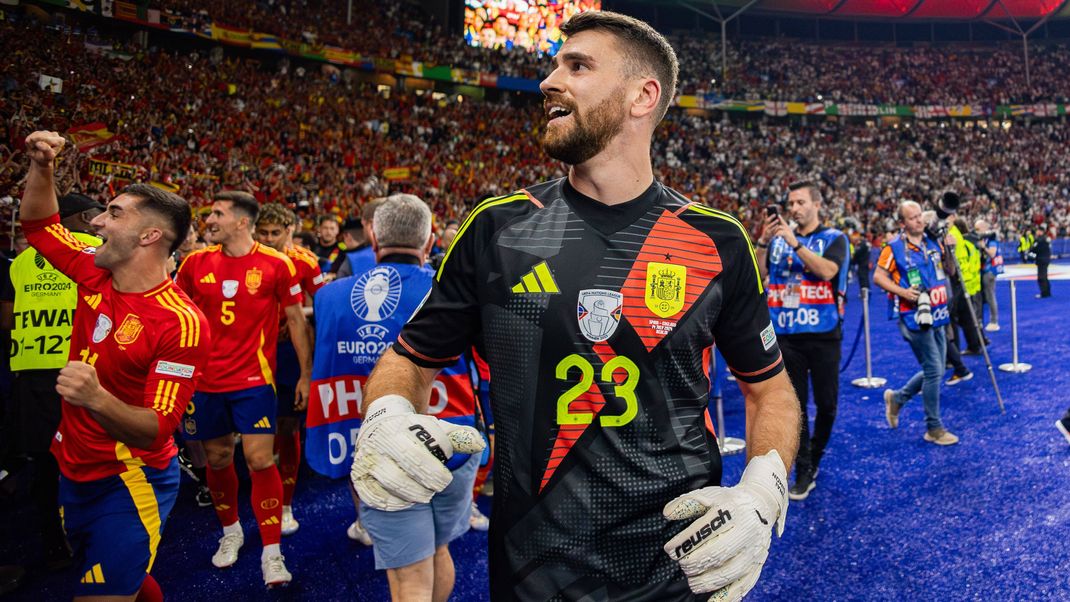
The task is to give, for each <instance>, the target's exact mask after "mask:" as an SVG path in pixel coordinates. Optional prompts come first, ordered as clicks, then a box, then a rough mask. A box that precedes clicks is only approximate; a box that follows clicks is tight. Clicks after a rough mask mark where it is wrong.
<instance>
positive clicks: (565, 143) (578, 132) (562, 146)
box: [541, 88, 625, 165]
mask: <svg viewBox="0 0 1070 602" xmlns="http://www.w3.org/2000/svg"><path fill="white" fill-rule="evenodd" d="M623 97H624V90H623V89H622V88H618V89H617V90H614V91H613V92H612V93H611V94H610V95H609V96H608V97H607V98H605V99H604V100H603V101H602V102H600V103H598V104H597V105H595V106H594V107H593V108H591V109H590V110H588V111H585V112H581V111H580V110H579V109H578V108H577V109H576V110H574V111H572V113H570V114H569V117H571V118H572V126H571V127H569V128H568V129H567V130H566V131H564V132H561V131H559V130H561V129H564V128H563V127H561V126H559V127H557V128H551V127H550V126H549V124H547V127H546V129H545V130H544V131H543V134H542V140H541V143H542V148H543V150H544V151H545V152H546V154H547V155H549V156H550V157H552V158H554V159H557V160H558V161H561V162H563V163H567V164H569V165H581V164H583V163H586V162H587V161H588V160H590V159H591V158H592V157H594V156H595V155H597V154H598V153H601V152H602V151H603V150H605V148H606V146H608V145H609V141H610V140H612V139H613V138H614V137H615V136H616V135H617V134H619V133H621V131H622V130H623V129H624V118H625V108H624V103H623V100H621V99H623ZM566 119H567V118H566ZM565 127H567V126H565Z"/></svg>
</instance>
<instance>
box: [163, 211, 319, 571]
mask: <svg viewBox="0 0 1070 602" xmlns="http://www.w3.org/2000/svg"><path fill="white" fill-rule="evenodd" d="M259 208H260V207H259V205H258V204H257V202H256V199H255V198H253V196H252V195H250V194H248V193H245V192H221V193H218V194H216V195H215V202H214V203H213V204H212V212H211V214H209V216H208V218H207V220H206V224H207V226H208V235H209V237H210V239H211V241H212V242H213V243H214V244H213V246H211V247H208V248H206V249H203V250H201V251H197V252H195V253H192V254H190V256H189V257H187V258H186V261H184V262H182V267H181V268H180V269H179V271H178V284H179V285H180V286H181V287H182V288H183V289H185V290H186V292H187V293H189V295H190V298H191V299H193V302H194V303H196V304H197V306H198V307H200V308H201V310H202V311H203V312H204V313H205V316H207V318H208V323H209V324H211V326H212V330H213V332H214V333H215V341H214V342H215V345H213V346H212V352H211V357H210V358H209V360H208V367H207V368H206V370H205V372H206V374H205V377H204V378H203V379H202V380H201V383H200V386H199V387H198V388H197V394H196V395H194V397H193V401H192V403H190V407H189V410H188V412H187V414H188V416H187V417H186V420H185V421H184V426H185V430H186V434H187V435H189V436H190V437H191V438H193V439H198V440H201V441H204V449H205V452H206V453H207V455H208V488H209V489H211V490H212V498H213V499H214V501H215V509H216V514H217V515H218V516H219V520H220V522H222V524H223V537H222V538H221V539H220V540H219V549H218V550H217V551H216V553H215V555H214V556H212V564H214V565H215V566H216V567H219V568H225V567H229V566H231V565H232V564H234V563H235V562H236V561H237V560H238V550H239V549H240V548H241V546H242V544H243V543H244V542H245V536H244V534H243V533H242V529H241V523H239V522H238V499H237V498H238V477H237V474H236V473H235V471H234V465H233V460H234V437H233V433H234V432H239V433H241V434H242V447H243V448H244V452H245V463H246V465H247V466H248V467H249V475H250V478H251V480H252V484H253V487H252V496H251V497H252V506H253V513H254V514H255V515H256V521H257V524H259V525H260V540H261V543H263V546H264V548H263V551H262V553H261V556H260V568H261V570H262V572H263V575H264V583H265V584H266V585H267V586H268V587H274V586H277V585H285V584H287V583H289V582H290V579H291V576H290V573H289V571H287V570H286V565H285V563H284V560H285V559H284V558H283V556H282V553H281V550H280V548H279V539H280V537H281V522H282V508H281V506H282V480H281V479H280V477H279V470H278V468H276V466H275V461H274V456H273V454H272V447H273V444H274V439H275V410H276V400H275V390H274V385H275V345H276V340H277V338H278V332H279V319H280V311H279V310H280V308H283V309H284V310H285V313H286V326H287V328H288V330H289V333H290V340H291V341H292V342H293V344H294V348H295V349H296V350H297V357H298V360H299V362H300V366H301V376H300V378H299V379H298V382H297V391H296V398H295V401H294V404H295V407H296V408H297V409H302V408H304V404H305V402H306V401H307V400H308V385H309V374H310V361H309V360H310V357H309V345H308V332H307V329H306V323H305V318H304V315H303V313H302V311H301V285H300V283H299V282H298V281H297V272H296V270H295V269H294V265H293V263H292V262H290V260H289V259H287V258H286V256H285V255H283V254H282V253H279V252H278V251H276V250H274V249H272V248H270V247H265V246H264V245H261V244H260V243H258V242H256V241H254V240H253V224H254V223H256V218H257V214H258V213H259Z"/></svg>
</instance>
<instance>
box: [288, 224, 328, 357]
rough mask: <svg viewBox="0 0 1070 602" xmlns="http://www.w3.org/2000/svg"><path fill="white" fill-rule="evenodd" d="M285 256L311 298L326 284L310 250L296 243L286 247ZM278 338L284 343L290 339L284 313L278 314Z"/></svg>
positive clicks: (316, 259) (317, 259)
mask: <svg viewBox="0 0 1070 602" xmlns="http://www.w3.org/2000/svg"><path fill="white" fill-rule="evenodd" d="M286 256H287V257H289V258H290V261H291V262H292V263H293V264H294V269H295V270H297V281H298V282H299V283H300V284H301V291H302V292H303V293H304V294H305V295H308V299H310V300H311V299H312V297H313V296H314V295H315V294H316V291H318V290H320V289H321V288H323V285H324V284H326V283H325V282H324V281H323V272H322V271H320V264H319V258H318V257H316V254H315V253H313V252H312V251H309V250H308V249H305V248H303V247H299V246H297V245H290V247H289V248H288V249H286ZM279 340H280V341H281V342H283V343H286V344H289V341H290V334H289V332H288V331H287V330H286V315H285V314H284V315H281V316H279Z"/></svg>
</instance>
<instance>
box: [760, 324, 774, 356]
mask: <svg viewBox="0 0 1070 602" xmlns="http://www.w3.org/2000/svg"><path fill="white" fill-rule="evenodd" d="M775 344H776V333H775V332H774V331H773V323H772V322H770V323H769V326H766V327H765V328H764V329H763V330H762V347H765V350H766V351H769V350H770V349H772V348H773V345H775Z"/></svg>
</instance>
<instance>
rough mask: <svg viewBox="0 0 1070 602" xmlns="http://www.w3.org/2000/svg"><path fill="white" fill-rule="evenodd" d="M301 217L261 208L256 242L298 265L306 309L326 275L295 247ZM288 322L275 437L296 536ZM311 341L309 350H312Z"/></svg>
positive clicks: (279, 359)
mask: <svg viewBox="0 0 1070 602" xmlns="http://www.w3.org/2000/svg"><path fill="white" fill-rule="evenodd" d="M296 227H297V216H296V215H294V213H293V211H290V210H289V209H287V208H286V207H284V206H282V205H280V204H279V203H269V204H267V205H264V206H263V207H261V208H260V215H259V217H257V219H256V240H257V242H259V243H260V244H262V245H265V246H268V247H271V248H272V249H275V250H276V251H279V252H280V253H284V254H285V255H286V257H288V258H289V259H290V261H291V262H292V263H293V264H294V269H295V270H297V280H298V282H300V283H301V290H302V291H303V292H304V294H305V306H306V307H307V306H309V305H310V304H311V301H312V297H313V295H315V294H316V291H318V290H319V289H320V287H322V286H323V273H322V272H320V266H319V259H318V258H317V257H316V254H315V253H313V252H312V251H309V250H308V249H303V248H301V247H298V246H296V245H294V244H293V233H294V229H295V228H296ZM285 326H286V321H285V320H283V321H282V323H281V324H280V325H279V346H278V349H277V356H276V364H277V365H278V369H277V370H276V373H275V380H276V382H275V393H276V396H277V397H278V408H277V417H278V432H276V433H275V453H276V454H278V456H279V476H280V477H281V478H282V534H283V535H292V534H293V533H296V532H297V529H298V527H300V526H301V525H300V524H299V523H298V522H297V519H295V518H294V515H293V499H294V489H295V488H296V487H297V473H298V469H299V468H300V467H301V428H300V427H301V414H302V412H300V411H299V410H298V409H297V406H296V392H297V381H298V380H299V379H300V378H301V374H300V372H299V370H298V367H299V365H300V362H299V360H298V358H297V350H296V348H294V345H293V343H291V342H290V339H289V337H287V336H286V334H287V331H286V330H284V327H285ZM311 345H312V342H311V339H310V341H309V346H310V347H311Z"/></svg>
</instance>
